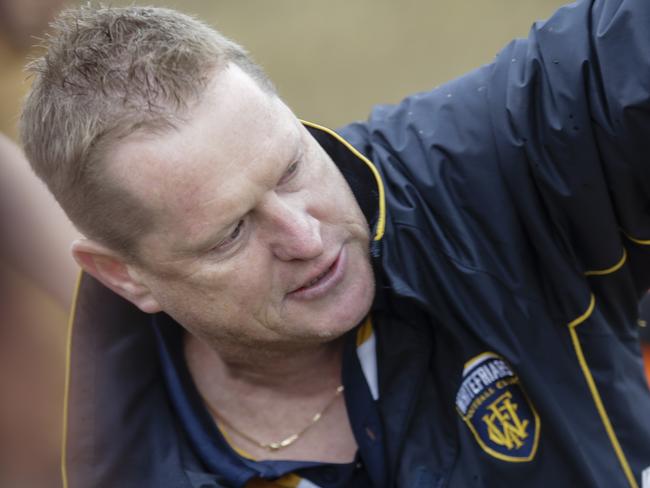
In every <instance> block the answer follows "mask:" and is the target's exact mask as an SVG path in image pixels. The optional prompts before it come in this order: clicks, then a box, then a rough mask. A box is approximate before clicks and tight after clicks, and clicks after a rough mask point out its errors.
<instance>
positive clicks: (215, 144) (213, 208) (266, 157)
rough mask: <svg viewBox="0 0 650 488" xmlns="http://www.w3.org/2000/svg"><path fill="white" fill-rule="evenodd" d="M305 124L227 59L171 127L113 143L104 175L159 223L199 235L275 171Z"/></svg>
mask: <svg viewBox="0 0 650 488" xmlns="http://www.w3.org/2000/svg"><path fill="white" fill-rule="evenodd" d="M302 130H303V129H302V128H301V125H300V123H299V122H298V120H297V119H296V118H295V116H294V115H293V114H292V113H291V111H290V110H289V109H288V108H287V107H286V106H285V105H284V104H283V103H282V102H281V100H280V99H279V98H278V97H275V96H272V95H269V94H268V93H267V92H265V91H264V90H262V89H261V88H260V87H259V86H258V85H257V83H255V81H253V80H252V79H251V78H250V77H249V76H248V75H246V74H245V73H244V72H242V71H241V70H240V69H239V68H238V67H236V66H234V65H231V67H229V68H227V69H225V70H223V71H222V72H220V73H219V74H218V75H217V76H215V78H214V79H213V80H212V82H211V84H210V85H209V86H208V88H207V89H206V92H205V93H204V95H203V96H202V97H201V98H200V100H199V101H198V103H197V104H196V105H195V106H194V107H193V108H192V109H191V110H190V111H189V112H188V114H187V115H186V117H185V120H184V121H183V122H181V123H180V124H178V127H177V128H176V129H173V130H170V131H168V132H166V133H164V134H157V135H151V134H138V135H133V136H129V137H128V138H127V139H126V140H125V141H124V142H123V143H121V144H120V145H118V146H117V147H116V148H115V149H114V151H113V152H112V153H111V154H110V156H109V162H108V173H109V175H108V176H109V177H110V178H114V179H115V180H116V181H117V183H118V184H119V185H121V186H123V187H125V188H126V189H127V191H129V193H131V194H133V195H135V196H136V197H137V198H138V199H139V200H141V201H142V202H143V203H144V204H145V205H146V206H147V207H150V208H151V209H152V210H153V211H154V213H155V214H156V215H157V217H156V221H157V222H156V224H157V225H159V226H161V228H160V230H161V231H166V232H170V231H173V230H175V231H178V232H183V233H185V234H186V236H187V237H193V236H197V237H198V236H200V235H201V234H202V233H204V232H206V231H208V230H209V229H213V228H214V227H215V225H227V224H228V223H229V222H228V219H229V218H231V217H232V216H233V215H234V214H236V213H237V211H238V210H239V209H241V208H242V207H244V206H246V205H247V204H248V202H246V198H247V195H249V194H250V195H252V194H254V192H255V186H256V185H264V184H266V183H267V181H266V180H267V179H268V178H274V177H275V175H276V172H277V169H278V168H281V167H283V166H284V165H285V164H286V163H287V162H288V161H289V160H290V159H291V158H292V156H293V154H294V153H295V151H296V149H297V146H299V144H300V140H301V134H302ZM207 212H209V218H207V217H206V216H204V217H206V218H201V217H202V214H203V213H207ZM204 227H209V229H205V228H204Z"/></svg>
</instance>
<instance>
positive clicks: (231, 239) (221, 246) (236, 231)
mask: <svg viewBox="0 0 650 488" xmlns="http://www.w3.org/2000/svg"><path fill="white" fill-rule="evenodd" d="M243 227H244V221H243V220H240V221H239V222H237V226H236V227H235V228H234V229H233V230H232V232H231V233H230V234H228V236H226V237H225V238H224V239H223V240H222V241H221V242H220V243H219V244H217V245H216V246H215V247H214V248H213V250H216V251H219V250H221V249H225V248H227V247H228V246H229V245H230V244H232V243H233V242H235V241H236V240H237V238H238V237H239V236H240V235H241V233H242V229H243Z"/></svg>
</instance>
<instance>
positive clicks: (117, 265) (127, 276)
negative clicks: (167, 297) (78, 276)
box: [72, 239, 161, 313]
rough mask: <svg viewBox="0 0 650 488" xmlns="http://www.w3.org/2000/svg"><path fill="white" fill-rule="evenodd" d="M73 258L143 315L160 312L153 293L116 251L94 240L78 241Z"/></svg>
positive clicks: (73, 245)
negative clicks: (143, 313)
mask: <svg viewBox="0 0 650 488" xmlns="http://www.w3.org/2000/svg"><path fill="white" fill-rule="evenodd" d="M72 256H73V257H74V259H75V261H77V263H78V264H79V266H81V268H82V269H83V270H84V271H85V272H86V273H88V274H89V275H91V276H93V277H94V278H95V279H97V280H98V281H100V282H101V283H102V284H103V285H104V286H106V287H107V288H109V289H111V290H112V291H114V292H115V293H117V294H118V295H120V296H121V297H122V298H124V299H126V300H128V301H129V302H131V303H133V304H134V305H135V306H136V307H138V308H139V309H140V310H142V311H143V312H146V313H156V312H160V310H161V308H160V305H159V304H158V301H157V300H156V299H155V298H154V297H153V296H152V294H151V290H149V288H148V287H147V285H146V284H145V283H143V282H142V281H140V278H139V275H138V273H135V272H134V271H133V270H132V269H131V266H130V265H129V264H127V263H126V262H125V261H124V259H123V258H121V257H120V256H119V255H118V254H117V253H115V252H114V251H112V250H110V249H108V248H107V247H105V246H103V245H102V244H99V243H98V242H95V241H93V240H90V239H78V240H76V241H74V242H73V243H72Z"/></svg>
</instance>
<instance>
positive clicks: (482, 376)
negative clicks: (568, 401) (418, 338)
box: [456, 352, 540, 462]
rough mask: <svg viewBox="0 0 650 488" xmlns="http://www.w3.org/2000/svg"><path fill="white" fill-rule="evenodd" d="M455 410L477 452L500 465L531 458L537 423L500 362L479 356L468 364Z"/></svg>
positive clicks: (493, 356) (516, 380)
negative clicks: (488, 455)
mask: <svg viewBox="0 0 650 488" xmlns="http://www.w3.org/2000/svg"><path fill="white" fill-rule="evenodd" d="M456 408H457V409H458V412H459V414H460V416H461V417H462V418H463V420H464V421H465V423H466V424H467V426H468V427H469V429H470V431H471V432H472V434H473V435H474V437H475V438H476V441H477V442H478V443H479V445H480V446H481V448H483V450H484V451H485V452H487V453H488V454H490V455H491V456H494V457H495V458H497V459H500V460H502V461H510V462H526V461H530V460H532V459H533V458H534V457H535V453H536V451H537V443H538V440H539V429H540V421H539V417H538V415H537V412H535V410H534V408H533V406H532V404H531V403H530V401H529V400H528V398H527V397H526V395H525V393H524V391H523V389H522V388H521V385H520V384H519V378H518V376H517V375H516V374H515V373H514V372H513V370H512V369H511V368H510V366H509V365H508V364H507V363H506V362H505V360H504V359H503V358H501V357H500V356H498V355H497V354H494V353H490V352H487V353H483V354H480V355H479V356H476V357H475V358H473V359H472V360H470V361H469V362H468V363H467V364H466V366H465V369H464V371H463V380H462V382H461V386H460V388H459V389H458V393H457V395H456Z"/></svg>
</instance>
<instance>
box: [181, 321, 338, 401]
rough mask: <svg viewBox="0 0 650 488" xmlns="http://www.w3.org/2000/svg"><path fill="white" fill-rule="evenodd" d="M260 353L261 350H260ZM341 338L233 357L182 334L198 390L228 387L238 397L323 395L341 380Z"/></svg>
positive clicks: (189, 335) (229, 352)
mask: <svg viewBox="0 0 650 488" xmlns="http://www.w3.org/2000/svg"><path fill="white" fill-rule="evenodd" d="M260 349H261V348H260ZM342 350H343V338H338V339H336V340H334V341H331V342H326V343H323V344H310V345H308V346H300V347H295V348H291V349H286V350H282V351H273V352H271V351H265V352H264V353H262V352H261V350H258V351H255V354H247V355H242V354H233V353H232V352H231V351H222V350H219V349H217V348H213V347H211V346H210V345H208V344H207V343H205V342H203V341H201V340H200V339H198V338H196V337H195V336H193V335H191V334H185V359H186V362H187V365H188V368H189V370H190V372H191V374H192V376H193V378H194V380H195V382H196V383H197V385H199V387H200V389H207V390H212V389H213V388H219V389H221V388H224V387H227V388H228V389H229V391H233V390H234V391H239V392H241V393H246V392H251V391H252V390H255V391H259V390H270V391H274V392H276V393H278V394H283V395H286V394H291V393H293V394H296V393H300V394H306V395H309V394H310V393H311V392H313V393H314V394H317V393H322V391H323V389H324V388H329V387H330V386H332V388H336V386H338V384H340V379H341V358H342Z"/></svg>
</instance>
